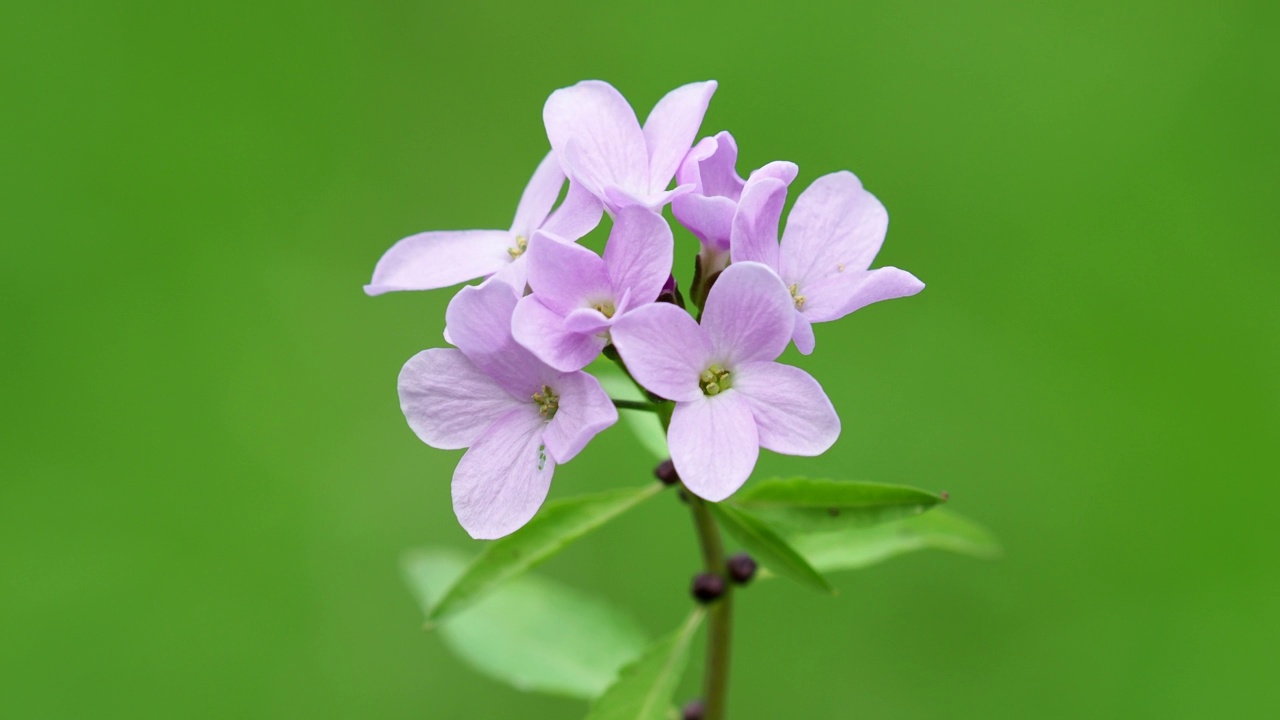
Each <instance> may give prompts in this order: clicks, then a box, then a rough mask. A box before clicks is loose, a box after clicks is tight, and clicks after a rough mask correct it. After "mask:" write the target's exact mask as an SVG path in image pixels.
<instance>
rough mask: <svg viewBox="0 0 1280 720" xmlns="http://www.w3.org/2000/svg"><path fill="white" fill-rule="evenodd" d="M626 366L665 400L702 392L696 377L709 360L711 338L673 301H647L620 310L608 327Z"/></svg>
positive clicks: (701, 395) (694, 397) (689, 397)
mask: <svg viewBox="0 0 1280 720" xmlns="http://www.w3.org/2000/svg"><path fill="white" fill-rule="evenodd" d="M610 332H611V334H612V336H613V344H614V347H616V348H617V349H618V353H619V354H620V355H621V356H622V360H623V362H625V363H626V365H627V370H629V371H630V372H631V376H632V377H634V378H635V379H636V381H637V382H639V383H640V384H641V385H643V386H644V387H646V388H648V389H649V391H650V392H653V393H656V394H657V395H659V396H661V397H664V398H667V399H668V400H676V401H685V400H694V399H697V398H701V397H703V394H702V389H701V387H699V385H698V378H699V377H700V376H701V374H702V372H703V371H704V370H706V369H707V367H708V365H710V363H711V354H712V348H711V340H710V339H709V338H708V337H707V335H706V333H705V332H703V330H702V328H700V327H698V323H697V322H696V321H695V320H694V319H693V318H692V317H691V316H690V315H689V313H687V312H685V311H684V310H681V309H680V308H678V307H676V306H675V305H671V304H668V303H653V304H651V305H645V306H643V307H639V308H636V309H635V310H633V311H631V312H629V313H627V314H626V315H623V316H622V317H621V318H619V319H618V320H617V322H615V323H614V325H613V329H612V330H611V331H610Z"/></svg>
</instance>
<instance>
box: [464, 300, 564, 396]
mask: <svg viewBox="0 0 1280 720" xmlns="http://www.w3.org/2000/svg"><path fill="white" fill-rule="evenodd" d="M516 300H517V298H516V295H515V293H514V292H512V289H511V287H510V286H509V285H506V284H505V283H500V282H489V283H485V284H484V285H478V286H477V285H469V286H467V287H464V288H462V290H460V291H459V292H458V294H457V295H455V296H454V297H453V300H451V301H450V302H449V307H448V308H447V309H445V314H444V317H445V323H446V327H447V328H448V332H449V338H450V339H451V341H452V342H453V344H454V345H457V346H458V349H459V350H461V351H462V353H463V354H464V355H466V356H467V359H468V360H470V361H471V362H472V363H474V364H475V365H476V367H478V368H480V370H482V371H483V372H484V373H485V374H486V375H488V376H489V377H491V378H493V379H494V380H495V381H496V382H497V383H498V384H500V385H502V387H503V388H505V389H506V391H507V392H509V393H511V394H512V395H514V396H515V397H516V398H518V399H523V398H532V397H533V393H535V392H537V390H538V388H540V387H541V386H542V383H543V380H544V378H546V377H547V376H548V373H550V372H551V369H550V368H548V367H546V366H545V365H544V364H543V363H541V362H539V361H538V359H537V358H536V357H534V355H533V353H531V352H529V351H528V350H525V349H524V348H523V347H521V346H520V345H519V344H518V343H517V342H516V341H515V338H513V337H512V336H511V316H512V314H513V313H514V312H515V309H516Z"/></svg>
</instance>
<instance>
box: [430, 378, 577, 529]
mask: <svg viewBox="0 0 1280 720" xmlns="http://www.w3.org/2000/svg"><path fill="white" fill-rule="evenodd" d="M546 426H547V423H546V421H545V420H544V419H543V418H542V416H540V415H539V414H538V410H537V408H536V407H535V406H534V405H533V403H528V404H525V405H522V406H521V407H518V408H515V409H514V410H511V411H510V412H508V413H507V414H506V415H503V416H502V417H501V418H500V419H498V421H497V422H495V423H493V425H491V426H490V427H489V428H488V429H487V430H485V432H484V434H483V435H481V436H480V439H479V440H477V441H476V443H475V444H474V445H472V446H471V448H470V449H469V450H467V452H466V454H465V455H463V456H462V459H461V460H460V461H458V467H457V468H456V469H455V470H454V471H453V512H454V514H455V515H457V516H458V522H459V523H461V524H462V527H463V529H465V530H466V531H467V533H468V534H470V535H471V537H473V538H476V539H477V540H492V539H494V538H500V537H502V536H503V535H510V534H511V533H513V532H515V531H516V530H519V529H520V528H521V527H523V526H524V524H525V523H527V522H529V520H530V519H531V518H532V517H533V516H534V514H535V513H537V512H538V508H540V507H542V502H543V500H546V498H547V490H548V489H549V488H550V487H551V475H552V473H553V472H554V471H555V467H556V461H555V460H554V459H552V458H551V457H550V456H549V455H548V454H547V451H546V448H545V447H544V445H543V442H542V434H543V431H544V429H545V428H546Z"/></svg>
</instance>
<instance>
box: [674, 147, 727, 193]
mask: <svg viewBox="0 0 1280 720" xmlns="http://www.w3.org/2000/svg"><path fill="white" fill-rule="evenodd" d="M718 147H719V144H718V142H717V140H716V138H715V137H704V138H702V139H701V140H699V141H698V142H697V143H695V144H694V146H693V147H691V148H689V152H688V154H686V155H685V156H684V160H681V161H680V167H678V168H676V184H685V183H693V184H694V185H696V186H697V187H698V192H702V161H704V160H706V159H707V158H709V157H711V156H712V155H714V154H715V153H716V150H717V149H718ZM735 150H736V148H735Z"/></svg>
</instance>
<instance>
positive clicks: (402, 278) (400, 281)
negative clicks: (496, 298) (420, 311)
mask: <svg viewBox="0 0 1280 720" xmlns="http://www.w3.org/2000/svg"><path fill="white" fill-rule="evenodd" d="M515 242H516V241H515V238H514V237H512V235H511V233H509V232H507V231H506V230H446V231H440V232H424V233H418V234H417V235H410V236H409V237H407V238H404V239H403V240H401V241H400V242H397V243H396V244H395V245H392V246H391V249H390V250H388V251H387V252H386V253H385V254H383V256H382V258H381V259H380V260H378V264H377V266H376V267H374V269H373V279H372V280H370V281H369V284H368V285H365V286H364V291H365V292H366V293H368V294H369V295H381V294H382V293H385V292H391V291H393V290H434V289H436V288H443V287H449V286H450V285H457V284H458V283H461V282H466V281H468V280H474V279H476V278H479V277H485V276H487V275H492V274H493V273H496V272H498V271H499V270H501V269H502V268H503V267H505V266H506V265H507V264H508V263H510V262H511V255H510V254H508V253H507V248H509V247H512V246H514V245H515Z"/></svg>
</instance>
